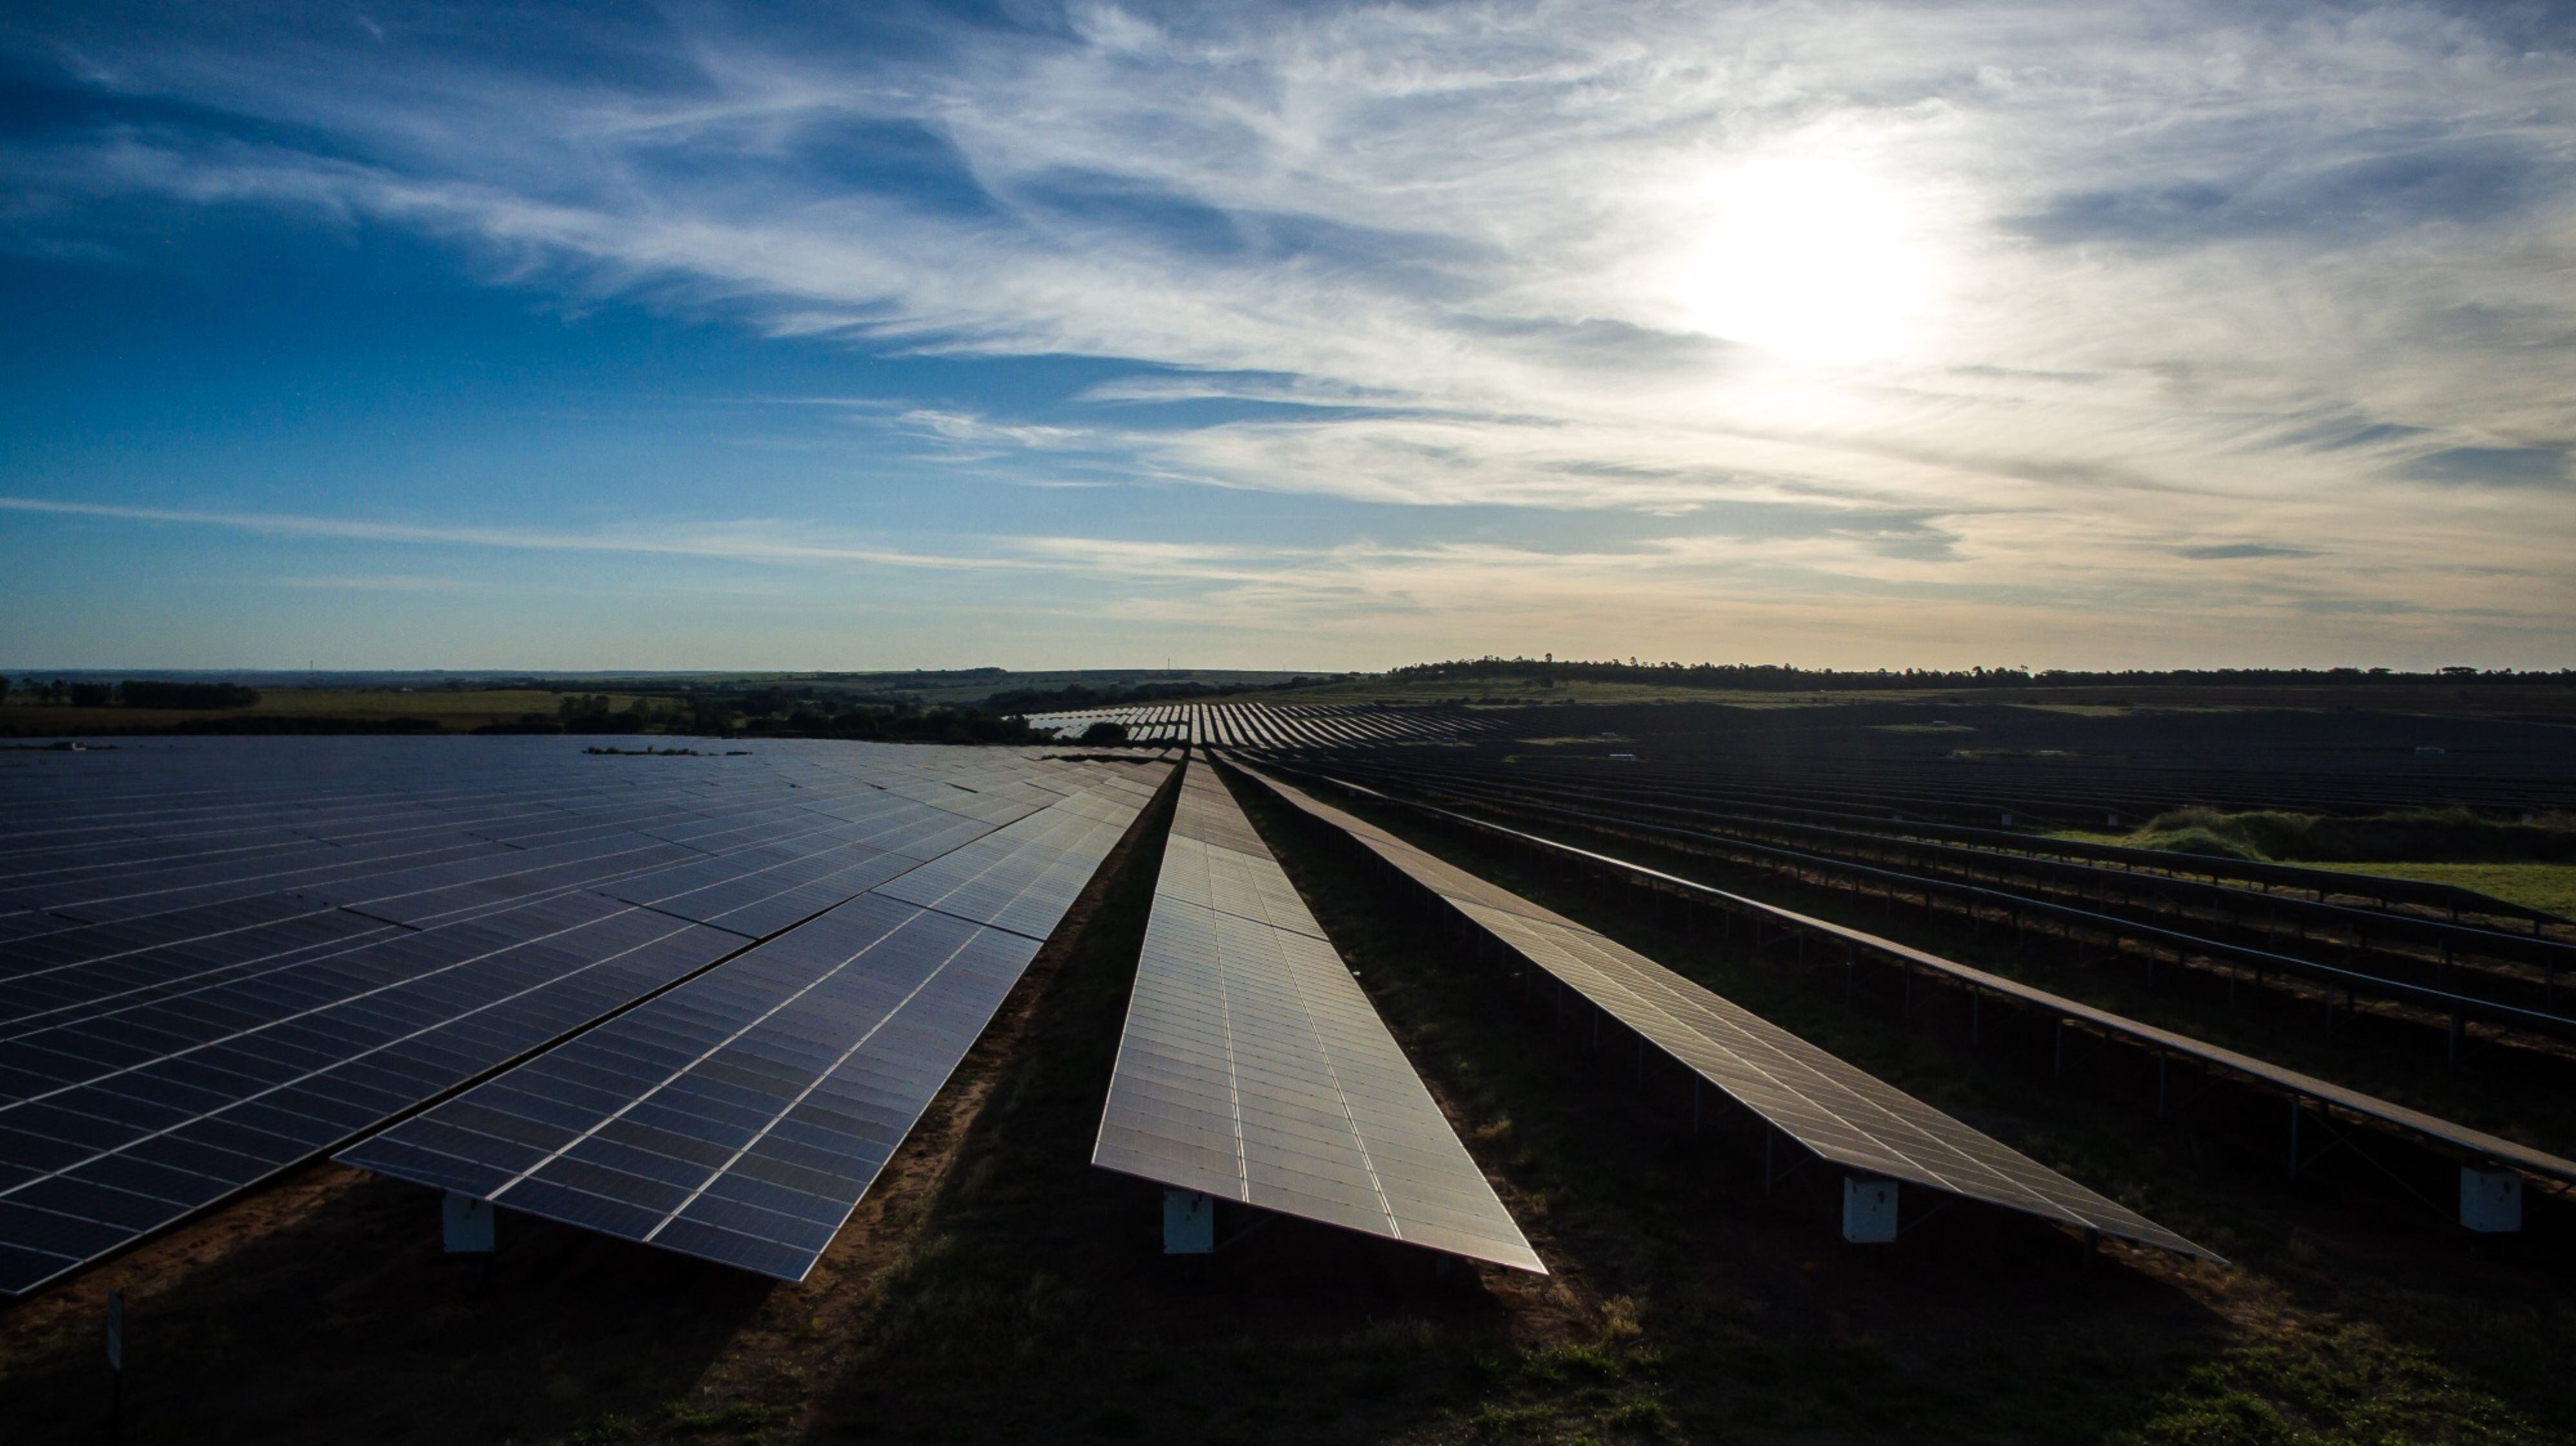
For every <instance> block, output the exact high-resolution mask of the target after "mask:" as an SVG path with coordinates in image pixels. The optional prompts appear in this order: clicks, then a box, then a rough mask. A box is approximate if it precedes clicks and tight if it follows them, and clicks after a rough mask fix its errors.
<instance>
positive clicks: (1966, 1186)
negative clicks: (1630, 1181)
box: [1244, 769, 2218, 1260]
mask: <svg viewBox="0 0 2576 1446" xmlns="http://www.w3.org/2000/svg"><path fill="white" fill-rule="evenodd" d="M1244 772H1245V773H1246V774H1247V775H1249V776H1251V777H1253V778H1256V779H1258V780H1259V781H1260V782H1261V783H1262V784H1263V785H1264V786H1266V787H1268V788H1269V789H1270V790H1271V791H1272V792H1274V793H1275V794H1277V795H1278V796H1279V797H1280V798H1281V799H1282V800H1284V801H1286V802H1287V803H1288V804H1290V805H1292V806H1293V807H1296V808H1298V809H1300V810H1302V811H1304V812H1305V813H1307V814H1308V815H1310V816H1312V817H1314V818H1316V819H1318V820H1320V821H1321V822H1323V823H1325V824H1328V825H1330V826H1332V827H1334V828H1336V829H1339V830H1341V831H1342V832H1344V833H1346V834H1348V835H1349V836H1350V837H1351V838H1352V839H1354V840H1355V841H1357V842H1358V843H1359V844H1360V845H1361V846H1362V847H1364V848H1366V849H1368V850H1369V851H1370V852H1371V853H1373V854H1375V855H1376V856H1377V857H1378V858H1380V859H1381V860H1383V861H1385V862H1386V863H1387V864H1388V865H1390V866H1391V867H1393V868H1394V869H1396V870H1397V871H1398V872H1400V873H1402V874H1403V875H1405V876H1406V877H1407V878H1409V879H1412V880H1413V881H1414V882H1416V883H1417V884H1419V885H1420V886H1421V887H1423V888H1425V889H1427V890H1429V891H1430V892H1432V893H1433V894H1436V895H1438V896H1439V897H1440V898H1442V899H1444V900H1446V901H1447V902H1448V903H1449V904H1450V905H1451V906H1452V907H1454V908H1455V909H1457V911H1458V912H1459V913H1460V914H1461V915H1462V916H1464V917H1465V918H1466V919H1468V920H1469V921H1470V922H1472V923H1474V924H1475V925H1477V926H1478V927H1480V928H1482V929H1483V930H1484V931H1485V932H1486V933H1487V934H1488V935H1489V936H1490V937H1491V938H1492V939H1494V940H1495V942H1497V943H1499V944H1501V945H1502V946H1504V947H1505V948H1508V949H1510V950H1511V951H1513V953H1515V954H1517V955H1518V956H1519V957H1520V958H1522V959H1523V960H1525V961H1527V962H1528V963H1529V964H1530V965H1531V966H1533V967H1535V968H1537V969H1539V970H1541V971H1543V972H1544V973H1546V974H1547V975H1549V976H1550V977H1552V978H1554V979H1556V980H1557V981H1559V982H1560V983H1562V984H1564V985H1565V986H1566V987H1567V988H1569V989H1572V990H1573V991H1574V992H1575V993H1577V994H1580V995H1582V996H1583V997H1584V998H1585V999H1588V1000H1590V1001H1591V1002H1592V1003H1593V1004H1594V1005H1596V1006H1598V1007H1599V1008H1600V1009H1601V1010H1602V1011H1603V1012H1605V1013H1606V1014H1608V1015H1609V1016H1610V1017H1612V1018H1614V1019H1616V1020H1618V1021H1619V1022H1620V1023H1621V1024H1623V1025H1626V1026H1627V1027H1628V1028H1629V1029H1630V1030H1632V1031H1634V1032H1635V1033H1636V1034H1637V1035H1638V1037H1640V1038H1641V1039H1644V1040H1645V1041H1647V1042H1648V1043H1651V1044H1652V1045H1653V1046H1654V1047H1655V1048H1657V1049H1659V1050H1661V1051H1662V1052H1663V1053H1664V1054H1666V1055H1667V1056H1669V1057H1670V1058H1672V1059H1674V1060H1677V1061H1679V1062H1680V1063H1681V1064H1682V1065H1684V1066H1685V1067H1687V1068H1688V1069H1690V1070H1691V1071H1692V1072H1693V1073H1694V1074H1695V1075H1697V1076H1698V1077H1699V1078H1700V1079H1701V1080H1704V1081H1705V1082H1707V1083H1708V1084H1710V1085H1712V1086H1714V1087H1715V1088H1717V1089H1718V1090H1719V1091H1720V1092H1722V1093H1724V1094H1725V1095H1727V1096H1728V1097H1729V1098H1731V1099H1733V1100H1735V1101H1736V1102H1737V1103H1738V1104H1740V1105H1742V1106H1743V1107H1745V1108H1746V1109H1748V1110H1750V1111H1752V1112H1753V1113H1754V1114H1756V1115H1759V1116H1760V1117H1761V1118H1762V1119H1763V1120H1765V1121H1766V1122H1767V1123H1769V1124H1770V1125H1771V1126H1772V1127H1773V1128H1775V1129H1777V1130H1779V1131H1780V1132H1781V1133H1783V1134H1785V1135H1787V1136H1789V1137H1790V1138H1791V1139H1793V1140H1795V1141H1797V1142H1798V1143H1799V1144H1800V1145H1802V1146H1804V1147H1806V1149H1808V1150H1809V1151H1811V1152H1812V1153H1814V1154H1815V1155H1816V1156H1817V1157H1818V1158H1820V1159H1823V1160H1825V1161H1827V1162H1828V1163H1831V1164H1834V1165H1839V1166H1842V1167H1844V1168H1846V1169H1849V1170H1853V1171H1856V1172H1860V1173H1862V1174H1866V1175H1872V1176H1881V1177H1885V1178H1889V1179H1896V1180H1904V1181H1910V1182H1912V1183H1914V1184H1917V1185H1921V1186H1925V1187H1928V1188H1931V1189H1934V1190H1940V1191H1944V1192H1946V1193H1949V1194H1954V1195H1959V1196H1964V1197H1966V1198H1969V1199H1974V1200H1982V1201H1985V1202H1987V1203H1989V1204H1994V1205H2000V1206H2003V1207H2005V1208H2007V1209H2011V1210H2018V1211H2022V1212H2025V1213H2027V1214H2031V1215H2036V1216H2039V1217H2040V1218H2042V1219H2046V1220H2052V1221H2056V1222H2059V1223H2061V1224H2066V1225H2073V1226H2076V1227H2078V1228H2082V1229H2087V1230H2097V1231H2100V1232H2101V1233H2103V1234H2105V1235H2112V1236H2117V1237H2119V1238H2121V1239H2125V1240H2132V1241H2136V1242H2138V1243H2140V1244H2145V1245H2153V1246H2158V1247H2161V1248H2163V1249H2166V1250H2172V1251H2176V1252H2178V1253H2181V1254H2185V1255H2192V1256H2198V1257H2200V1258H2203V1259H2212V1260H2214V1259H2217V1258H2218V1257H2216V1256H2215V1255H2213V1254H2211V1252H2209V1251H2207V1250H2204V1249H2202V1248H2201V1247H2200V1246H2198V1245H2195V1244H2193V1243H2192V1242H2191V1241H2189V1240H2186V1239H2184V1238H2183V1237H2182V1236H2180V1235H2177V1234H2175V1233H2174V1232H2172V1231H2170V1230H2167V1229H2165V1228H2164V1227H2163V1226H2161V1225H2158V1224H2156V1223H2155V1222H2154V1221H2152V1220H2149V1219H2147V1218H2146V1217H2144V1216H2142V1215H2139V1214H2137V1213H2136V1212H2134V1211H2131V1210H2129V1209H2127V1208H2125V1207H2123V1206H2121V1205H2120V1204H2118V1203H2117V1202H2115V1201H2112V1200H2109V1199H2106V1198H2104V1197H2103V1196H2101V1195H2099V1194H2097V1193H2095V1192H2093V1191H2091V1190H2088V1189H2086V1188H2085V1187H2083V1186H2082V1185H2079V1184H2077V1183H2076V1182H2074V1181H2073V1180H2070V1179H2068V1178H2066V1177H2065V1176H2063V1175H2060V1174H2058V1173H2057V1172H2056V1171H2054V1170H2051V1169H2049V1168H2048V1167H2046V1166H2044V1165H2042V1164H2040V1163H2039V1162H2038V1161H2036V1160H2033V1159H2031V1158H2029V1157H2028V1156H2026V1155H2023V1154H2022V1153H2021V1152H2019V1151H2017V1150H2014V1149H2013V1148H2011V1147H2010V1146H2008V1145H2005V1144H2003V1143H2002V1142H2000V1141H1998V1140H1995V1139H1993V1138H1991V1137H1989V1136H1987V1135H1985V1134H1982V1133H1980V1132H1978V1131H1976V1130H1973V1129H1971V1128H1969V1127H1968V1126H1967V1125H1964V1124H1962V1123H1960V1122H1959V1121H1958V1120H1955V1119H1953V1118H1951V1117H1950V1116H1949V1115H1947V1114H1944V1113H1942V1112H1941V1111H1940V1110H1937V1109H1935V1108H1933V1107H1932V1106H1930V1105H1927V1104H1925V1103H1923V1102H1922V1101H1921V1100H1918V1099H1916V1098H1914V1097H1913V1096H1912V1095H1909V1094H1907V1093H1905V1092H1904V1091H1902V1090H1899V1089H1897V1088H1895V1087H1894V1086H1892V1085H1889V1084H1887V1083H1886V1082H1884V1081H1882V1080H1879V1079H1877V1078H1875V1077H1873V1076H1871V1075H1869V1074H1868V1073H1866V1072H1864V1071H1862V1070H1860V1069H1858V1068H1856V1067H1854V1066H1853V1065H1851V1064H1849V1063H1847V1062H1846V1061H1844V1060H1842V1059H1840V1058H1837V1057H1836V1056H1834V1055H1832V1054H1829V1053H1827V1052H1826V1051H1824V1050H1822V1049H1819V1048H1817V1047H1816V1046H1814V1045H1812V1044H1809V1043H1807V1042H1806V1041H1805V1040H1803V1039H1800V1038H1799V1037H1798V1036H1796V1035H1794V1034H1791V1033H1790V1032H1789V1031H1787V1030H1785V1029H1782V1028H1780V1027H1779V1026H1778V1025H1775V1024H1773V1023H1771V1022H1770V1021H1768V1020H1765V1019H1763V1018H1761V1017H1760V1016H1758V1015H1756V1014H1754V1013H1752V1012H1751V1011H1749V1010H1746V1009H1744V1008H1742V1007H1741V1006H1738V1005H1736V1004H1734V1003H1732V1002H1730V1001H1728V1000H1726V999H1724V998H1721V997H1720V996H1718V995H1717V994H1715V993H1713V992H1711V991H1710V990H1708V989H1707V988H1705V987H1703V986H1701V985H1699V984H1696V983H1694V982H1692V981H1691V980H1688V979H1685V978H1683V977H1682V976H1681V975H1679V974H1676V973H1674V972H1673V971H1671V970H1669V969H1666V968H1665V967H1663V966H1662V965H1660V964H1657V963H1655V962H1654V961H1653V960H1651V959H1648V958H1646V957H1645V956H1644V955H1642V954H1639V953H1637V952H1636V951H1635V950H1633V949H1630V948H1628V947H1627V946H1625V945H1623V944H1620V943H1618V942H1617V941H1615V940H1612V939H1610V938H1607V937H1605V936H1604V935H1602V934H1600V933H1599V932H1598V931H1595V930H1592V929H1588V928H1585V927H1584V926H1583V925H1581V924H1577V923H1575V922H1574V921H1573V920H1571V919H1568V918H1566V917H1564V916H1563V915H1561V914H1556V913H1554V912H1552V911H1550V910H1548V909H1545V908H1543V907H1541V906H1539V905H1537V904H1534V903H1531V902H1530V901H1528V900H1526V899H1523V898H1521V897H1519V896H1518V895H1515V894H1512V893H1510V892H1509V891H1507V890H1504V889H1501V888H1499V887H1498V886H1496V885H1493V884H1491V883H1488V882H1486V881H1484V880H1481V879H1477V878H1475V877H1474V876H1473V875H1471V874H1467V873H1466V872H1465V871H1463V870H1461V869H1458V868H1456V867H1455V866H1454V865H1451V864H1448V863H1446V862H1444V861H1442V860H1439V859H1436V858H1434V857H1432V856H1431V855H1430V854H1428V853H1426V852H1425V851H1423V850H1421V849H1419V848H1416V847H1415V846H1414V845H1412V844H1410V843H1407V842H1405V841H1404V840H1403V839H1400V838H1398V837H1396V836H1395V835H1394V834H1391V833H1389V832H1387V831H1386V830H1384V829H1382V828H1379V827H1377V826H1375V825H1373V824H1370V823H1367V822H1366V821H1364V820H1361V819H1358V818H1354V817H1352V816H1351V815H1350V814H1348V813H1345V812H1343V811H1342V810H1340V809H1337V808H1333V807H1331V806H1330V805H1328V804H1324V803H1321V802H1318V801H1317V800H1315V799H1314V798H1311V797H1309V796H1308V795H1306V794H1305V793H1302V792H1300V791H1299V790H1297V789H1295V788H1293V787H1290V786H1289V785H1287V784H1285V783H1282V782H1279V781H1278V780H1276V779H1273V778H1269V777H1267V776H1264V775H1262V774H1259V773H1258V772H1255V771H1254V770H1251V769H1245V770H1244Z"/></svg>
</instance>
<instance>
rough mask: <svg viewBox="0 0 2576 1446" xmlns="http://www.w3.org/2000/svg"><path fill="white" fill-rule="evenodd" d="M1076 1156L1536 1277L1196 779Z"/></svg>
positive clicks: (1176, 819) (1291, 903) (1481, 1189)
mask: <svg viewBox="0 0 2576 1446" xmlns="http://www.w3.org/2000/svg"><path fill="white" fill-rule="evenodd" d="M1091 1158H1092V1163H1094V1164H1096V1165H1101V1166H1105V1167H1107V1168H1109V1169H1113V1170H1119V1171H1124V1172H1125V1173H1127V1174H1131V1175H1139V1176H1143V1177H1144V1178H1146V1179H1150V1180H1155V1181H1158V1182H1160V1183H1162V1184H1164V1185H1167V1186H1171V1187H1174V1188H1176V1189H1182V1190H1189V1191H1195V1192H1198V1193H1201V1194H1205V1195H1210V1196H1213V1197H1216V1198H1218V1199H1224V1200H1233V1201H1238V1202H1241V1203H1243V1204H1247V1205H1252V1206H1257V1207H1260V1208H1262V1209H1266V1210H1274V1211H1278V1212H1281V1213H1284V1214H1289V1215H1297V1216H1302V1217H1304V1218H1307V1219H1312V1220H1321V1221H1325V1222H1328V1223H1330V1224H1334V1225H1339V1226H1342V1227H1345V1228H1347V1229H1352V1230H1359V1231H1363V1232H1366V1233H1368V1234H1371V1235H1379V1236H1385V1237H1387V1238H1390V1239H1397V1240H1406V1241H1411V1242H1413V1243H1415V1244H1418V1245H1425V1246H1429V1247H1431V1248H1433V1249H1438V1250H1444V1251H1449V1252H1452V1253H1455V1254H1460V1255H1468V1256H1474V1257H1476V1258H1478V1259H1483V1260H1491V1261H1495V1262H1497V1263H1500V1264H1504V1265H1510V1266H1515V1267H1517V1268H1520V1269H1523V1270H1541V1269H1542V1267H1541V1266H1540V1264H1539V1259H1538V1255H1537V1252H1535V1251H1533V1250H1531V1249H1530V1246H1529V1242H1528V1241H1527V1240H1525V1239H1524V1238H1522V1236H1521V1232H1520V1230H1519V1228H1518V1227H1517V1226H1515V1225H1514V1224H1513V1223H1512V1219H1511V1216H1510V1214H1509V1213H1508V1212H1507V1211H1505V1210H1504V1208H1503V1205H1502V1202H1501V1201H1500V1200H1499V1199H1497V1198H1496V1197H1495V1195H1494V1190H1493V1187H1492V1186H1491V1185H1489V1184H1487V1183H1486V1180H1485V1177H1484V1174H1483V1173H1482V1172H1481V1171H1479V1170H1478V1169H1477V1167H1476V1162H1475V1161H1474V1160H1473V1159H1471V1158H1469V1157H1468V1154H1467V1149H1466V1147H1465V1146H1464V1145H1462V1144H1460V1143H1459V1141H1458V1136H1457V1134H1456V1133H1455V1132H1454V1131H1452V1130H1451V1129H1450V1127H1449V1122H1448V1120H1447V1119H1446V1118H1444V1117H1443V1116H1442V1114H1441V1113H1440V1107H1439V1106H1438V1105H1437V1104H1436V1103H1434V1102H1433V1100H1432V1098H1431V1093H1430V1091H1429V1090H1428V1089H1426V1088H1425V1087H1424V1086H1423V1083H1422V1079H1421V1077H1420V1076H1419V1075H1417V1074H1415V1073H1414V1071H1413V1066H1412V1065H1411V1063H1409V1062H1408V1061H1407V1060H1406V1059H1405V1057H1404V1052H1403V1050H1402V1049H1400V1048H1398V1047H1397V1045H1396V1042H1395V1037H1394V1036H1393V1035H1392V1034H1390V1033H1388V1031H1387V1027H1386V1025H1385V1023H1384V1022H1383V1021H1382V1020H1380V1019H1379V1018H1378V1015H1377V1011H1376V1009H1375V1008H1374V1007H1372V1006H1371V1005H1370V1003H1369V1000H1368V996H1367V995H1366V994H1364V993H1362V992H1361V990H1360V987H1359V985H1358V983H1357V982H1356V981H1355V980H1354V979H1353V978H1352V977H1351V973H1350V970H1349V969H1348V967H1347V966H1345V965H1344V964H1343V962H1342V958H1341V955H1340V954H1339V953H1337V952H1336V951H1335V950H1334V948H1333V945H1332V943H1331V941H1330V940H1329V939H1327V938H1326V937H1325V935H1324V931H1323V929H1322V927H1321V926H1319V925H1318V924H1317V923H1316V921H1315V918H1314V915H1312V914H1311V913H1309V912H1308V911H1307V909H1306V905H1305V903H1304V901H1303V900H1301V899H1300V898H1299V897H1298V895H1297V891H1296V889H1295V888H1294V887H1293V886H1292V885H1291V884H1290V883H1289V881H1288V876H1287V874H1286V873H1285V872H1283V871H1282V870H1281V869H1280V867H1279V864H1278V861H1277V860H1276V859H1274V858H1273V857H1272V856H1271V853H1270V850H1269V849H1268V848H1267V847H1266V846H1264V845H1263V843H1262V842H1261V839H1260V837H1259V835H1258V834H1256V833H1255V832H1254V831H1253V827H1252V824H1251V822H1250V821H1249V820H1247V819H1246V818H1245V817H1244V814H1243V810H1242V809H1241V808H1240V807H1239V806H1238V805H1237V804H1236V803H1235V801H1234V798H1233V797H1232V795H1230V794H1229V793H1227V791H1226V788H1225V785H1224V784H1223V783H1221V782H1219V781H1218V779H1217V777H1216V775H1215V773H1214V772H1213V771H1211V770H1209V769H1208V768H1206V767H1204V766H1196V765H1194V766H1192V767H1191V768H1190V770H1189V772H1188V773H1187V774H1186V775H1185V776H1184V778H1183V780H1182V789H1181V796H1180V800H1179V803H1178V805H1177V807H1176V809H1175V811H1174V815H1173V819H1172V827H1171V833H1170V835H1169V836H1168V838H1167V839H1166V841H1165V843H1164V846H1163V864H1162V872H1161V874H1160V876H1159V877H1158V878H1157V880H1156V882H1155V889H1154V909H1153V914H1152V917H1151V919H1150V920H1149V921H1148V923H1147V925H1146V931H1145V943H1144V949H1143V953H1142V957H1141V958H1140V959H1139V960H1138V962H1137V966H1136V985H1135V992H1134V995H1133V996H1132V998H1131V1000H1130V1003H1129V1006H1128V1012H1127V1024H1126V1030H1125V1034H1124V1036H1123V1038H1122V1039H1121V1040H1120V1043H1119V1050H1118V1063H1117V1068H1116V1070H1115V1072H1114V1074H1113V1076H1112V1079H1111V1082H1110V1086H1109V1099H1108V1104H1107V1106H1106V1107H1105V1109H1104V1110H1103V1111H1102V1114H1101V1121H1100V1136H1099V1140H1098V1143H1097V1144H1096V1145H1095V1147H1094V1148H1093V1151H1092V1157H1091Z"/></svg>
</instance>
